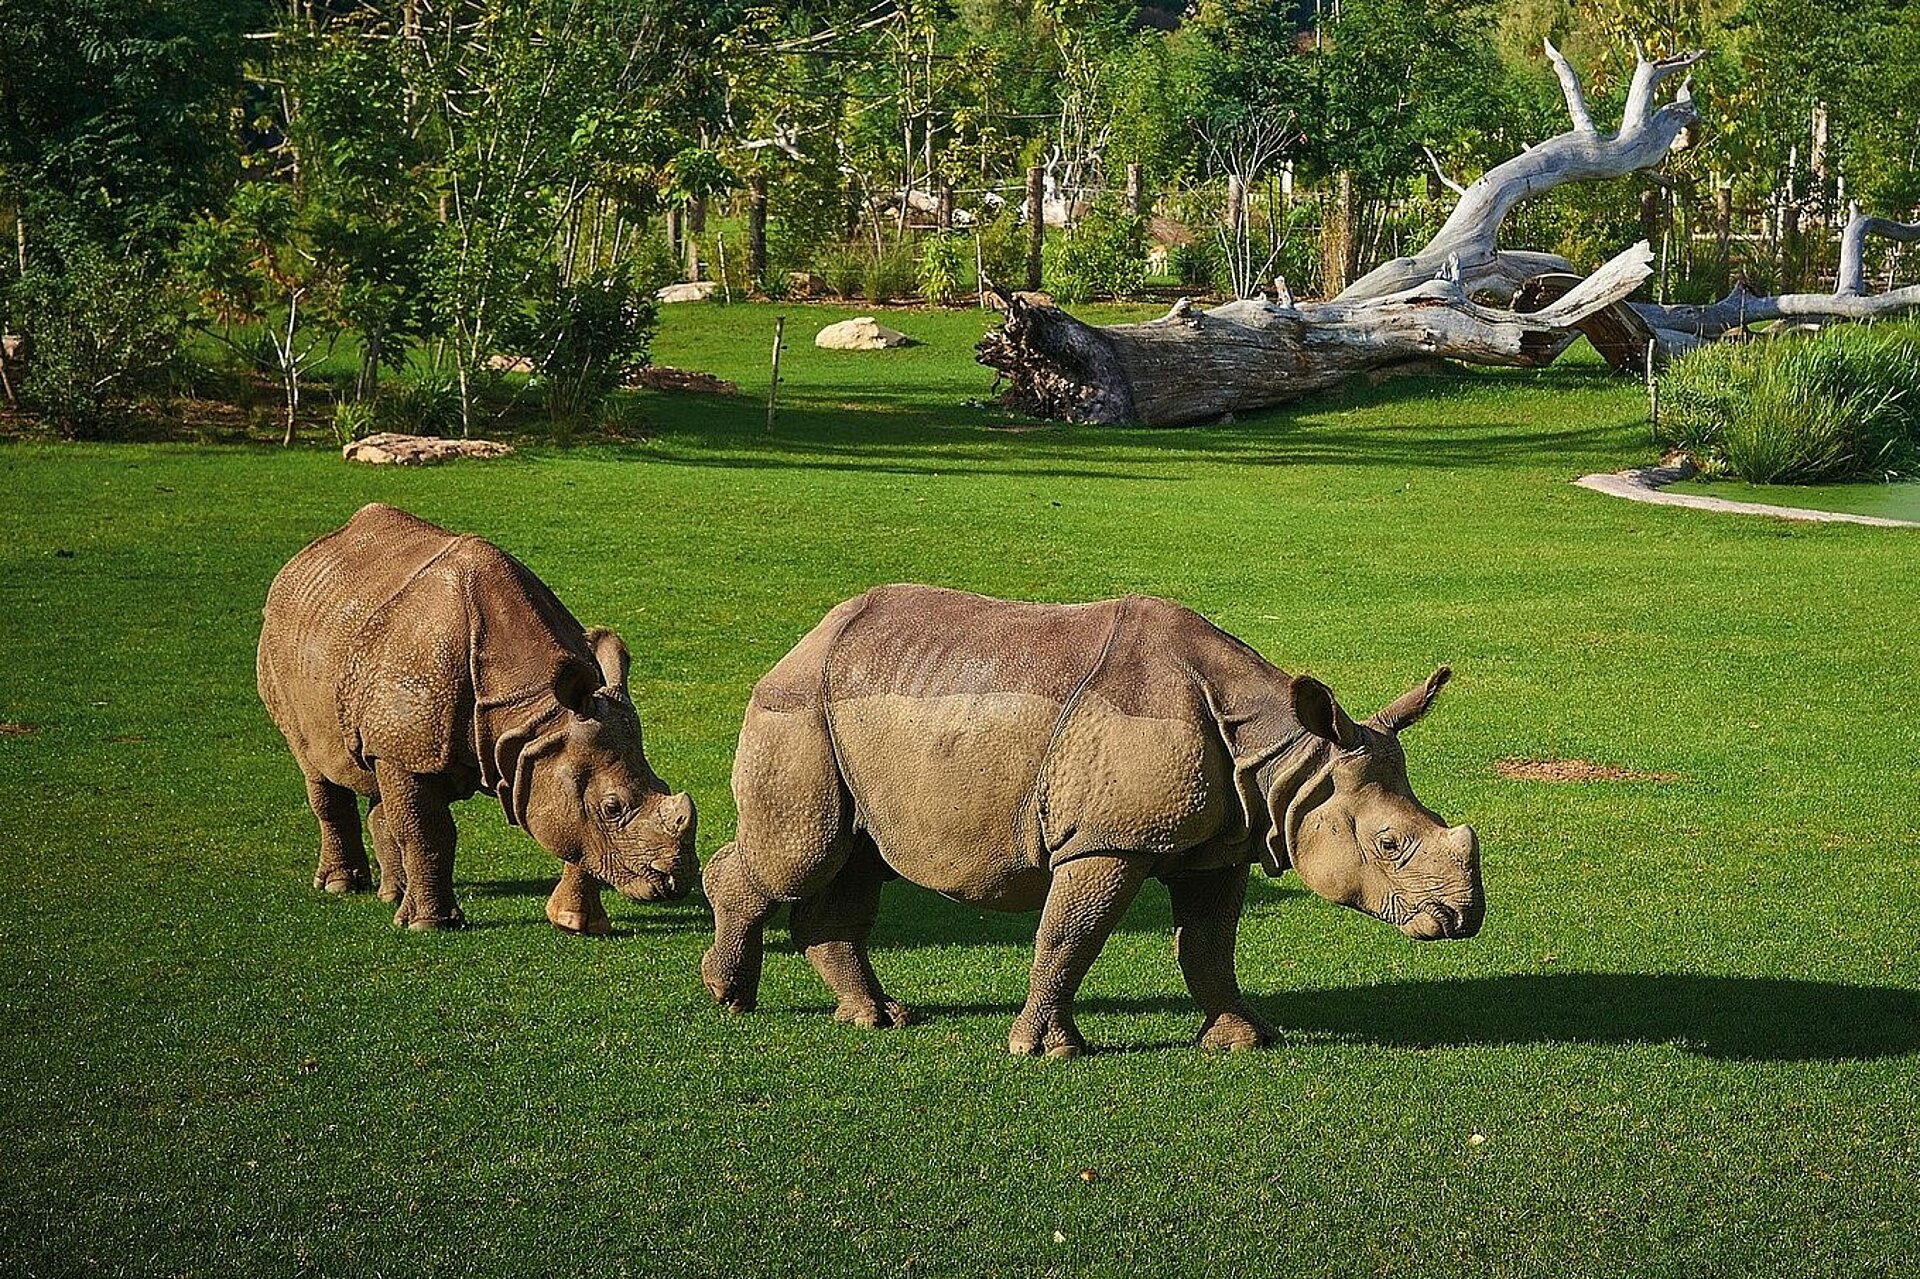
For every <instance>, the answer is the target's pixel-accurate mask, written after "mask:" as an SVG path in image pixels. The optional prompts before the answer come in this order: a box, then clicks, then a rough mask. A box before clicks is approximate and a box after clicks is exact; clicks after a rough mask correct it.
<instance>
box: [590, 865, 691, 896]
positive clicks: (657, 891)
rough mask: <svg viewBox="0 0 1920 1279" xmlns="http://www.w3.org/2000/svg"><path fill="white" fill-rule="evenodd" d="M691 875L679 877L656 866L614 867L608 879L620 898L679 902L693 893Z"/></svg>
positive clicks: (679, 875) (673, 872)
mask: <svg viewBox="0 0 1920 1279" xmlns="http://www.w3.org/2000/svg"><path fill="white" fill-rule="evenodd" d="M693 880H694V876H692V875H681V874H678V873H676V872H675V871H671V870H662V869H661V868H660V867H658V866H640V867H633V866H615V867H614V870H613V875H612V876H611V878H609V879H608V881H607V882H608V883H610V884H611V885H612V886H613V888H614V890H615V891H616V892H618V893H619V894H620V895H621V896H622V897H630V898H632V899H633V900H634V901H637V902H672V901H679V900H680V899H681V898H682V897H685V896H686V895H687V894H688V893H690V892H692V891H693Z"/></svg>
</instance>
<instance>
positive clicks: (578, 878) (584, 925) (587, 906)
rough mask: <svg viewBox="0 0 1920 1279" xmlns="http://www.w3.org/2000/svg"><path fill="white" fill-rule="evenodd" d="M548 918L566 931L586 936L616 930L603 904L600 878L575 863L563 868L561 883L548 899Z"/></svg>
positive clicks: (562, 930)
mask: <svg viewBox="0 0 1920 1279" xmlns="http://www.w3.org/2000/svg"><path fill="white" fill-rule="evenodd" d="M547 921H548V922H549V923H551V924H552V925H553V926H554V927H555V928H558V929H559V930H560V931H561V932H563V933H579V934H581V935H582V936H585V937H605V936H606V935H607V934H608V933H610V932H612V931H613V921H612V920H610V919H608V918H607V911H606V907H604V906H602V905H601V904H600V881H599V880H597V879H595V878H594V877H593V876H591V875H589V874H587V872H586V871H584V870H581V869H580V867H579V865H578V864H577V863H575V862H568V863H567V864H566V866H565V868H564V869H562V870H561V872H560V885H559V887H557V888H555V889H554V890H553V896H551V897H549V898H547Z"/></svg>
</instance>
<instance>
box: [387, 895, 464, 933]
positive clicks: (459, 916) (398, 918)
mask: <svg viewBox="0 0 1920 1279" xmlns="http://www.w3.org/2000/svg"><path fill="white" fill-rule="evenodd" d="M393 923H394V927H396V928H405V929H406V930H407V931H408V932H414V933H430V932H437V931H439V930H441V929H447V928H465V927H466V926H467V916H466V912H465V911H462V910H461V909H460V907H458V906H453V907H451V908H450V909H448V910H447V911H446V912H445V913H443V914H428V913H427V912H426V911H424V910H422V909H421V908H420V907H418V906H416V905H415V904H414V901H413V897H412V895H411V894H409V895H408V896H407V897H405V898H403V899H402V900H401V902H400V909H399V910H397V911H395V912H394V915H393Z"/></svg>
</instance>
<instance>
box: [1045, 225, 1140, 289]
mask: <svg viewBox="0 0 1920 1279" xmlns="http://www.w3.org/2000/svg"><path fill="white" fill-rule="evenodd" d="M1042 252H1043V256H1044V260H1045V268H1046V270H1045V278H1046V282H1047V288H1048V290H1049V291H1050V292H1051V293H1052V294H1053V296H1054V297H1056V298H1058V299H1059V300H1060V301H1062V302H1085V301H1087V300H1089V299H1091V298H1097V297H1109V298H1126V297H1131V296H1133V295H1134V294H1135V293H1138V292H1139V291H1140V289H1141V287H1142V286H1143V285H1144V284H1145V283H1146V281H1147V255H1146V219H1144V218H1140V217H1135V216H1133V215H1131V214H1126V213H1121V212H1119V211H1118V210H1116V209H1112V208H1108V207H1105V206H1100V207H1096V208H1095V209H1094V210H1093V211H1092V212H1090V213H1089V214H1088V215H1087V216H1086V217H1085V218H1083V219H1081V220H1080V221H1079V222H1078V223H1076V224H1074V225H1073V226H1071V227H1068V228H1067V230H1066V231H1065V232H1064V233H1063V234H1062V235H1060V236H1058V237H1057V238H1055V239H1051V240H1048V241H1047V243H1046V245H1045V246H1044V248H1043V250H1042Z"/></svg>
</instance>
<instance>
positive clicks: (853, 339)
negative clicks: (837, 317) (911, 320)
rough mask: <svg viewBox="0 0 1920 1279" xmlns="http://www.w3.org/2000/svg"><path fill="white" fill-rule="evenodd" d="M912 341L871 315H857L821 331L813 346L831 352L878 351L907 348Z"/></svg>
mask: <svg viewBox="0 0 1920 1279" xmlns="http://www.w3.org/2000/svg"><path fill="white" fill-rule="evenodd" d="M911 341H913V339H912V338H910V337H908V336H907V335H906V334H904V333H902V332H900V331H899V330H898V329H890V328H888V327H887V326H886V325H884V324H881V323H879V322H878V321H876V320H875V319H874V318H873V317H872V316H871V315H856V316H854V317H853V318H852V319H851V320H842V321H840V323H838V324H829V325H828V326H827V327H826V328H824V329H821V330H820V333H819V336H817V337H815V338H814V339H813V344H814V345H815V346H818V347H823V348H825V349H826V350H829V351H878V350H881V349H883V348H885V347H889V346H905V345H907V343H909V342H911Z"/></svg>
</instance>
